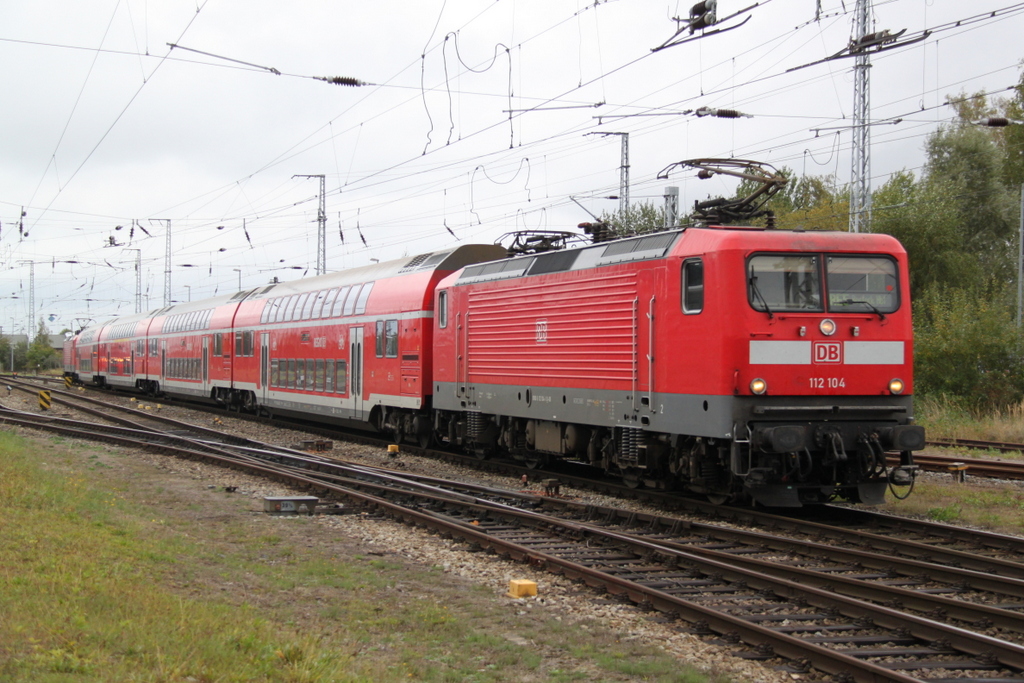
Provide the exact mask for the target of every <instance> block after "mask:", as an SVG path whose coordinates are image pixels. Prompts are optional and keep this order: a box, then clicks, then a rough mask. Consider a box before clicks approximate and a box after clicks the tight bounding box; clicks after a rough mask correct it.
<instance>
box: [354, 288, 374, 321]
mask: <svg viewBox="0 0 1024 683" xmlns="http://www.w3.org/2000/svg"><path fill="white" fill-rule="evenodd" d="M371 289H373V283H372V282H367V283H366V284H365V285H363V288H362V289H361V290H360V291H359V300H358V301H356V314H359V313H365V312H366V301H367V299H369V298H370V290H371Z"/></svg>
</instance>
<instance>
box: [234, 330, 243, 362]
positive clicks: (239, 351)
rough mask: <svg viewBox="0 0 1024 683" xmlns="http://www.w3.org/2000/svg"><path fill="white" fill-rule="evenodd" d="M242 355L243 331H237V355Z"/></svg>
mask: <svg viewBox="0 0 1024 683" xmlns="http://www.w3.org/2000/svg"><path fill="white" fill-rule="evenodd" d="M241 355H242V333H241V332H235V356H241Z"/></svg>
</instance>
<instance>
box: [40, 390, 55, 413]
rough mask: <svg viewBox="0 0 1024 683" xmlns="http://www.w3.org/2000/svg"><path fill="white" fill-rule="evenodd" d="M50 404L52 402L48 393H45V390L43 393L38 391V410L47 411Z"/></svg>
mask: <svg viewBox="0 0 1024 683" xmlns="http://www.w3.org/2000/svg"><path fill="white" fill-rule="evenodd" d="M51 403H53V400H52V399H51V398H50V392H49V391H46V390H45V389H44V390H43V391H40V392H39V410H49V409H50V404H51Z"/></svg>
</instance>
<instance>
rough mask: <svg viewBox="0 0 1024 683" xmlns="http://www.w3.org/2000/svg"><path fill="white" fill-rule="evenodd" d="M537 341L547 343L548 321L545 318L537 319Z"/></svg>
mask: <svg viewBox="0 0 1024 683" xmlns="http://www.w3.org/2000/svg"><path fill="white" fill-rule="evenodd" d="M536 330H537V343H538V344H547V343H548V321H547V320H546V319H542V320H538V321H537V327H536Z"/></svg>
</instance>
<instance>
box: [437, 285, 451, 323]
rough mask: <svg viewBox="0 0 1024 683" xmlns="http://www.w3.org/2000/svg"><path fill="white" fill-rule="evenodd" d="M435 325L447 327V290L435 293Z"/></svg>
mask: <svg viewBox="0 0 1024 683" xmlns="http://www.w3.org/2000/svg"><path fill="white" fill-rule="evenodd" d="M437 324H438V325H439V326H440V327H442V328H444V327H448V290H444V291H442V292H438V293H437Z"/></svg>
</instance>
